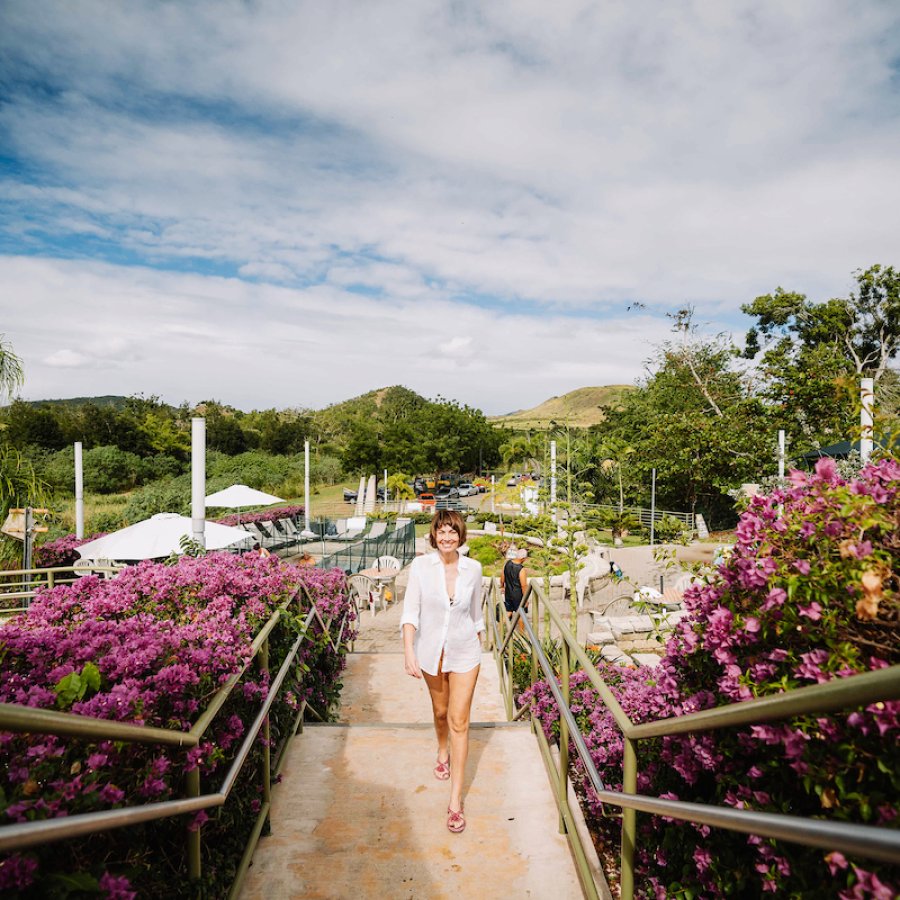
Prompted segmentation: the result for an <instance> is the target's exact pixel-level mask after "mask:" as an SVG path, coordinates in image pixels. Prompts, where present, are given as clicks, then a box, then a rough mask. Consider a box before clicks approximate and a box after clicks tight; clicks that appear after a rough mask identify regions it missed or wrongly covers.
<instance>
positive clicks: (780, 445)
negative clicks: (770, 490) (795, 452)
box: [778, 428, 784, 478]
mask: <svg viewBox="0 0 900 900" xmlns="http://www.w3.org/2000/svg"><path fill="white" fill-rule="evenodd" d="M778 477H779V478H784V429H783V428H781V429H779V431H778Z"/></svg>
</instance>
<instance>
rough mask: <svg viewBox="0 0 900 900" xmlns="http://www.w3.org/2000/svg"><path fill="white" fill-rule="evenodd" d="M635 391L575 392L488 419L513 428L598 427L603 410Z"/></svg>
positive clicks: (598, 388)
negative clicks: (551, 426)
mask: <svg viewBox="0 0 900 900" xmlns="http://www.w3.org/2000/svg"><path fill="white" fill-rule="evenodd" d="M633 390H635V387H634V386H633V385H630V384H606V385H594V386H590V387H581V388H575V390H572V391H569V392H568V393H566V394H561V395H559V396H554V397H550V398H549V399H548V400H545V401H544V402H543V403H539V404H538V405H537V406H533V407H531V408H530V409H521V410H517V411H516V412H511V413H507V414H506V415H502V416H488V417H487V418H488V421H489V422H491V423H493V424H495V425H505V426H507V427H511V428H548V427H550V424H551V423H552V422H557V423H559V424H564V423H565V422H567V421H568V422H569V424H570V425H574V426H576V427H579V428H587V427H589V426H590V425H599V424H600V423H601V422H602V421H603V419H604V416H603V412H602V409H601V407H603V406H611V405H613V404H615V403H617V402H620V401H621V399H622V397H623V396H624V395H625V394H627V393H628V392H630V391H633Z"/></svg>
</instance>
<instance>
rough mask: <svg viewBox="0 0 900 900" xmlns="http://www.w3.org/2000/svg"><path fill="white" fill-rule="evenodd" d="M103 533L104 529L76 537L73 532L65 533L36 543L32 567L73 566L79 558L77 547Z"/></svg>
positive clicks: (99, 536) (53, 567)
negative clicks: (88, 535)
mask: <svg viewBox="0 0 900 900" xmlns="http://www.w3.org/2000/svg"><path fill="white" fill-rule="evenodd" d="M105 534H106V532H105V531H101V532H98V533H97V534H92V535H91V536H90V537H86V538H77V537H75V535H74V534H67V535H65V536H64V537H61V538H56V539H55V540H52V541H47V542H46V543H44V544H38V546H36V547H35V548H34V556H33V561H34V567H35V568H36V569H55V568H61V567H63V566H74V565H75V563H76V562H78V560H79V559H80V558H81V557H80V556H79V555H78V548H79V547H80V546H81V545H82V544H86V543H87V542H88V541H93V540H96V539H97V538H101V537H103V536H104V535H105Z"/></svg>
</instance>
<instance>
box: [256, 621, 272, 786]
mask: <svg viewBox="0 0 900 900" xmlns="http://www.w3.org/2000/svg"><path fill="white" fill-rule="evenodd" d="M259 668H260V671H261V672H265V673H266V675H268V674H269V639H268V638H266V639H265V640H264V641H263V643H262V646H261V647H260V648H259ZM266 682H267V683H268V678H267V679H266ZM271 736H272V735H271V728H270V726H269V717H268V716H266V720H265V722H263V752H262V762H261V768H262V789H263V803H270V802H271V800H272V748H271V746H270V739H271Z"/></svg>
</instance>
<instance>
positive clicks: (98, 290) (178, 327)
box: [0, 257, 666, 414]
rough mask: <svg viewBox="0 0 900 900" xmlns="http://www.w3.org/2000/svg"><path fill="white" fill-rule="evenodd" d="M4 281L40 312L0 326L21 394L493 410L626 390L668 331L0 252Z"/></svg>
mask: <svg viewBox="0 0 900 900" xmlns="http://www.w3.org/2000/svg"><path fill="white" fill-rule="evenodd" d="M11 285H16V286H17V288H18V289H20V290H25V291H27V292H28V295H29V296H30V297H32V298H33V300H34V302H35V303H36V304H38V305H39V308H40V309H41V310H42V315H41V316H40V318H39V319H38V318H36V317H35V316H34V315H33V314H32V313H30V312H29V311H26V310H24V309H23V308H21V307H19V308H17V309H12V310H9V311H7V313H6V317H5V326H4V327H5V328H6V332H7V337H8V339H9V340H10V341H11V342H12V345H13V347H14V348H15V350H16V352H17V353H18V354H20V355H21V356H22V358H23V361H24V363H25V370H26V383H25V392H24V396H26V397H27V398H30V399H42V398H47V397H59V396H81V395H90V394H110V393H115V394H126V395H127V394H136V393H143V394H158V395H160V396H162V397H163V398H164V399H166V400H168V401H169V402H172V403H180V402H181V401H182V400H188V401H190V402H199V401H200V400H204V399H210V398H215V399H219V400H222V401H224V402H227V403H231V404H233V405H235V406H238V407H240V408H244V409H250V408H268V407H271V406H276V407H287V406H305V407H312V408H319V407H322V406H325V405H327V404H328V403H333V402H337V401H340V400H344V399H346V398H348V397H351V396H355V395H357V394H361V393H364V392H365V391H368V390H371V389H373V388H375V387H383V386H387V385H390V384H405V385H407V386H408V387H410V388H412V389H413V390H416V391H418V392H419V393H421V394H423V395H425V396H428V397H435V396H437V395H438V394H441V395H443V396H445V397H453V398H456V399H458V400H460V401H461V402H464V403H468V404H470V405H472V406H476V407H479V408H482V409H484V410H485V412H487V413H489V414H495V413H502V412H507V411H509V410H512V409H517V408H523V407H527V406H532V405H534V404H535V403H537V402H540V401H541V400H544V399H546V398H547V397H550V396H552V395H555V394H562V393H565V392H566V391H569V390H573V389H574V388H577V387H582V386H584V385H585V384H613V383H623V382H624V383H629V382H631V381H633V380H634V379H635V378H637V377H639V376H640V375H641V372H642V362H643V360H644V359H645V358H646V357H647V356H648V355H649V354H650V353H651V349H652V348H651V345H652V344H653V343H658V342H659V341H660V340H662V339H663V338H664V337H665V336H666V330H665V329H666V326H665V324H664V323H662V322H661V321H660V320H659V319H655V318H647V317H643V318H641V317H628V318H617V317H610V318H609V319H608V320H597V319H586V318H582V317H577V316H575V317H562V316H550V317H547V318H545V319H541V320H535V319H534V318H533V317H532V316H530V315H522V314H518V313H508V312H496V311H491V310H485V309H479V308H477V307H474V306H470V305H460V304H458V303H452V302H450V301H447V300H441V299H432V300H428V301H425V302H417V301H414V300H407V299H401V300H395V301H390V302H385V301H384V300H380V299H375V298H370V297H364V296H361V295H358V294H349V293H346V292H344V291H342V290H341V289H340V288H336V287H332V286H319V287H314V288H310V289H308V290H300V289H294V288H285V287H277V286H273V285H267V284H248V283H247V282H243V281H240V280H237V279H221V278H219V279H213V278H208V277H202V276H199V275H184V274H174V273H164V272H158V271H154V270H152V269H133V268H122V267H116V266H109V265H106V264H98V263H87V262H81V261H60V260H47V259H34V258H25V257H5V258H4V257H0V294H2V295H6V294H8V291H9V289H10V286H11ZM71 309H77V310H78V315H77V316H72V315H71V314H70V312H69V311H70V310H71ZM61 367H66V375H65V380H63V379H61V378H60V368H61Z"/></svg>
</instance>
